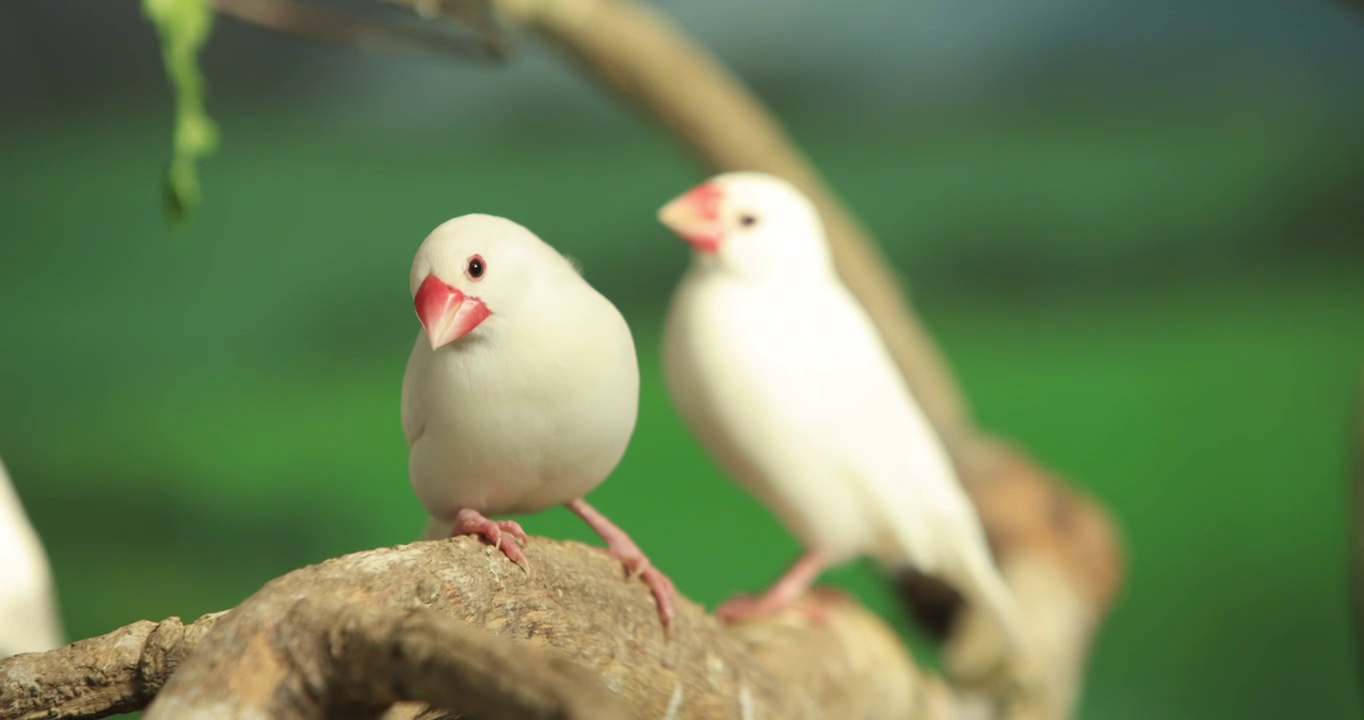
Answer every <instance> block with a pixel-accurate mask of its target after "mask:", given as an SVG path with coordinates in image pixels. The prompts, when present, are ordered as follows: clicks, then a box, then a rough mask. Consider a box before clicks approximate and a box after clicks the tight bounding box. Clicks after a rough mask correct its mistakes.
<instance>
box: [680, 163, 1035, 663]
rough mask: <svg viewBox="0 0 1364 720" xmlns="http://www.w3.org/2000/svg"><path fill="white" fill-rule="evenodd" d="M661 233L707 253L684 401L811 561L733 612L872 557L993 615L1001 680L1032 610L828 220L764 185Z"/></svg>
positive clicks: (689, 339) (775, 607) (683, 309)
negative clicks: (894, 356) (850, 275)
mask: <svg viewBox="0 0 1364 720" xmlns="http://www.w3.org/2000/svg"><path fill="white" fill-rule="evenodd" d="M659 219H660V220H661V221H662V222H663V223H664V224H665V225H667V226H668V227H669V228H671V229H672V230H673V231H675V232H676V233H677V234H678V235H680V236H682V238H683V239H685V240H686V241H687V242H688V243H690V244H691V246H692V247H693V248H694V249H695V252H694V253H693V258H692V261H691V266H690V268H689V269H688V271H687V273H686V275H685V276H684V277H683V279H682V281H681V284H680V286H679V287H678V288H677V291H676V294H675V295H674V297H673V301H672V307H671V309H670V311H669V314H668V319H667V326H666V329H665V335H664V348H663V361H664V371H665V374H666V378H667V384H668V389H669V392H670V393H671V395H672V399H673V401H674V403H675V404H676V405H677V407H678V410H679V411H680V413H681V415H682V417H683V419H684V420H685V421H686V423H687V425H688V426H689V427H690V428H691V429H692V431H693V432H694V433H695V434H696V435H697V436H698V437H699V438H700V440H701V442H702V444H703V445H704V446H705V447H706V448H707V450H708V451H709V452H710V454H711V455H712V456H713V457H714V458H715V460H716V461H717V462H718V464H719V465H720V467H721V468H722V469H723V470H725V471H726V472H727V473H729V474H730V475H732V476H733V477H734V479H736V480H737V481H738V482H739V483H740V484H741V485H742V486H743V487H745V488H746V489H747V490H748V491H749V492H751V493H753V494H754V495H756V496H757V497H758V499H759V500H761V501H762V502H763V503H764V504H766V505H767V507H768V508H770V509H771V510H772V511H773V512H774V513H775V514H776V515H777V516H778V517H779V518H780V519H781V520H782V521H783V523H784V524H785V525H786V527H787V529H788V530H790V531H791V532H792V533H793V534H794V535H795V536H796V537H797V538H798V539H799V540H800V542H801V543H802V544H803V546H804V548H805V554H804V555H803V556H802V557H801V558H800V560H799V561H798V562H796V563H795V565H794V566H793V567H791V569H790V570H789V571H788V572H787V573H786V575H785V576H783V577H782V578H781V579H780V580H779V581H778V582H777V583H776V584H774V585H773V586H772V587H771V588H770V589H768V590H767V591H766V592H765V593H763V594H762V595H760V596H758V597H756V598H751V597H740V598H737V599H733V600H730V601H729V602H727V603H725V604H724V605H722V606H721V607H720V608H719V609H718V610H717V614H718V615H719V616H720V617H721V618H723V619H727V620H730V621H737V620H742V619H746V618H751V617H755V616H762V615H767V614H771V613H775V612H777V611H780V610H782V609H784V608H786V607H788V606H789V605H791V604H792V603H793V602H794V601H795V600H797V599H798V598H799V597H800V596H801V595H803V594H804V593H805V591H806V590H807V589H809V587H810V586H811V585H812V584H813V582H814V581H815V579H816V578H817V577H818V575H819V574H820V573H821V572H822V571H823V570H824V569H826V568H828V567H830V566H833V565H838V564H841V563H844V562H846V561H848V560H850V559H852V558H854V557H856V556H861V555H867V556H870V557H872V558H874V559H875V560H876V561H878V562H879V563H880V564H881V565H882V566H883V567H884V568H885V569H887V570H895V569H902V568H906V567H913V568H916V569H918V570H920V571H923V572H925V573H929V574H932V575H936V576H938V577H941V578H943V579H944V580H947V581H948V582H950V583H951V584H952V585H953V586H954V587H955V588H957V589H958V590H959V591H960V592H962V594H963V595H964V597H965V598H966V599H967V601H968V602H971V603H979V605H980V606H983V607H984V608H986V609H987V611H988V613H989V615H990V617H992V618H993V620H994V622H995V624H996V626H997V627H998V630H999V632H1000V635H1001V639H1002V640H1003V642H1004V646H1003V647H1004V648H1007V649H1006V650H1001V652H1000V653H998V655H999V657H996V658H992V659H989V660H982V662H986V663H989V667H988V668H980V672H982V673H989V672H994V671H996V670H999V669H1001V668H1002V665H999V664H998V663H1003V662H1007V661H1008V659H1009V657H1008V656H1011V655H1012V654H1013V653H1014V652H1017V650H1018V648H1019V647H1020V645H1019V643H1020V642H1021V637H1022V634H1021V625H1020V622H1019V612H1018V610H1017V608H1016V605H1015V602H1014V599H1013V597H1012V595H1011V594H1010V592H1009V590H1008V588H1007V586H1006V585H1005V584H1004V582H1003V581H1002V580H1001V578H1000V575H999V573H998V571H997V570H996V569H995V566H994V564H993V562H992V560H991V558H990V554H989V550H988V548H987V545H986V541H985V537H984V533H983V531H982V529H981V526H980V520H979V518H978V517H977V515H976V513H975V508H974V506H973V505H972V504H971V502H970V500H969V499H968V497H967V496H966V494H965V491H964V490H963V489H962V487H961V485H960V483H959V482H958V480H957V477H956V475H955V473H954V470H953V468H952V465H951V464H950V462H949V461H948V458H947V455H946V453H945V451H944V448H943V446H942V444H941V442H940V441H939V439H938V437H937V435H936V433H935V432H934V430H933V428H932V427H931V426H930V425H929V423H928V420H927V419H926V418H925V416H924V414H923V412H922V411H921V410H920V409H919V407H918V405H917V404H916V402H915V401H914V398H913V397H912V396H911V395H910V391H909V388H908V387H907V386H906V384H905V382H904V380H903V379H902V378H901V376H900V373H899V372H898V371H897V370H896V367H895V365H894V364H893V362H892V360H891V357H890V355H889V353H888V352H887V350H886V348H885V346H884V344H883V343H882V340H881V337H880V335H879V334H878V333H877V331H876V328H875V327H874V326H873V325H872V322H871V320H870V318H869V317H868V316H867V314H866V312H865V311H864V310H863V309H862V306H861V305H860V304H859V303H858V302H857V301H856V300H855V299H854V297H853V296H852V294H851V293H850V292H849V290H848V289H847V287H845V286H844V284H843V282H842V281H841V280H840V279H839V277H838V275H837V273H836V272H835V269H834V264H833V260H832V257H831V255H830V250H829V247H828V245H827V243H826V241H825V238H824V231H823V228H822V225H821V223H820V221H819V217H818V215H817V214H816V211H815V209H814V207H813V206H812V205H811V204H810V203H809V202H808V201H807V200H806V199H805V198H804V197H803V196H802V195H801V194H800V193H799V192H798V191H797V190H796V189H795V188H793V187H791V186H790V185H789V184H787V183H786V182H784V181H782V180H779V179H777V178H774V177H770V176H767V175H762V174H758V173H729V174H724V175H720V176H717V177H715V178H712V179H711V180H709V181H707V182H705V183H703V184H701V185H699V186H697V187H695V188H693V189H692V190H691V191H689V192H687V193H686V194H684V195H682V196H680V197H678V198H676V199H675V200H673V201H672V202H670V203H668V204H667V205H665V206H664V207H663V208H662V209H661V210H660V211H659Z"/></svg>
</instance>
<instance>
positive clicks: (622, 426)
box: [402, 215, 674, 627]
mask: <svg viewBox="0 0 1364 720" xmlns="http://www.w3.org/2000/svg"><path fill="white" fill-rule="evenodd" d="M411 290H412V297H413V302H414V303H415V305H416V310H417V318H418V319H419V320H420V321H421V324H422V331H421V332H420V333H418V335H417V342H416V345H415V346H414V347H413V348H412V355H411V356H410V357H409V358H408V361H407V373H406V375H405V376H404V377H403V394H402V419H403V432H404V434H406V436H407V444H408V473H409V476H410V479H411V481H412V488H413V490H415V491H416V494H417V498H418V499H419V500H420V501H421V503H422V506H423V507H425V508H426V511H427V513H428V514H430V516H431V518H432V520H431V523H430V524H429V526H428V528H427V532H426V535H425V537H427V538H428V539H429V538H436V537H445V536H448V535H464V534H469V535H480V536H482V537H484V538H485V539H487V540H488V541H489V542H491V543H492V544H493V545H495V546H497V547H498V548H499V549H501V550H502V552H503V553H505V554H506V555H507V557H508V558H510V559H511V560H512V561H513V562H516V563H518V564H520V563H523V562H524V556H523V554H522V553H521V550H520V546H519V545H517V542H516V541H517V540H519V541H520V542H522V543H524V542H525V541H526V534H525V532H524V531H523V530H522V529H521V526H520V525H519V524H518V523H516V522H515V521H512V520H501V521H494V520H489V519H488V518H487V517H486V515H501V514H520V513H531V512H537V511H540V510H543V509H545V508H548V507H551V506H553V505H559V504H563V505H566V506H567V507H568V509H569V510H571V511H573V512H574V513H575V514H577V515H578V516H579V517H580V518H582V519H583V520H584V521H585V522H586V523H587V524H588V525H589V526H590V527H591V528H592V529H593V530H594V531H596V532H597V534H598V535H600V536H601V537H602V539H603V540H605V541H606V544H607V551H608V552H609V553H610V554H611V555H612V556H613V557H615V558H617V559H619V560H620V561H621V562H622V563H623V564H624V565H625V566H626V568H627V569H628V570H629V572H630V573H631V575H632V576H639V577H641V578H642V579H643V580H644V581H645V583H647V584H648V586H649V588H650V590H652V592H653V594H654V598H655V600H656V602H657V604H658V612H659V616H660V617H661V619H662V621H663V624H664V626H665V627H666V626H668V625H669V624H670V623H671V622H672V617H673V614H674V606H673V594H674V593H673V586H672V583H671V582H670V581H669V580H668V578H667V577H666V576H664V575H663V574H662V573H661V572H659V571H658V570H657V569H656V568H654V567H653V566H652V565H651V564H650V563H649V560H648V559H647V558H646V557H645V556H644V554H643V553H642V552H641V551H640V549H639V547H638V546H636V545H635V543H634V542H633V541H632V540H631V539H630V537H629V536H628V535H626V534H625V532H624V531H622V530H621V529H620V528H618V527H617V526H616V525H614V524H613V523H611V522H610V521H609V520H607V519H606V517H604V516H603V515H602V514H601V513H599V512H597V511H596V510H595V509H594V508H593V507H592V506H590V505H588V504H587V501H585V500H583V496H584V495H586V494H587V493H589V492H591V491H592V490H593V489H594V488H596V487H597V486H598V485H600V484H601V482H602V481H603V480H605V479H606V476H607V475H609V474H611V471H612V470H614V469H615V467H616V465H617V464H618V463H619V462H620V460H621V457H622V456H623V455H624V454H625V447H626V445H628V444H629V442H630V435H631V434H632V433H633V432H634V427H635V419H636V415H637V413H638V410H639V364H638V359H637V358H636V356H635V344H634V339H633V338H632V337H631V335H630V328H629V326H627V325H626V323H625V319H624V318H623V317H621V314H620V311H618V310H617V309H616V306H615V305H612V304H611V301H609V300H607V299H606V298H605V297H603V296H602V295H601V294H600V293H598V292H597V291H596V290H595V289H593V288H592V286H591V285H589V284H588V283H587V281H586V280H584V279H583V277H582V276H581V275H580V274H579V273H578V271H577V268H576V267H574V266H573V264H572V263H571V262H570V261H569V260H568V259H567V258H565V257H564V256H562V255H560V254H559V253H558V252H557V251H555V250H554V248H552V247H550V246H549V245H547V244H545V242H544V241H542V240H541V239H540V238H538V237H536V236H535V234H533V233H532V232H530V231H529V230H527V229H526V228H524V227H522V226H520V225H518V224H516V223H514V222H512V221H510V220H506V219H503V218H499V217H493V216H491V215H464V216H462V217H458V218H455V219H453V220H450V221H448V222H446V223H444V224H442V225H441V226H439V227H437V228H436V229H435V230H433V231H432V232H431V234H430V235H429V236H427V238H426V240H425V241H424V242H423V243H422V244H421V247H420V248H418V249H417V256H416V258H415V259H414V260H413V262H412V275H411ZM508 536H510V537H508Z"/></svg>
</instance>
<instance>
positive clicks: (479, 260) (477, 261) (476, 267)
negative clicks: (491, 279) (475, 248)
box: [465, 255, 488, 280]
mask: <svg viewBox="0 0 1364 720" xmlns="http://www.w3.org/2000/svg"><path fill="white" fill-rule="evenodd" d="M487 271H488V263H486V262H484V260H483V256H481V255H475V256H473V257H471V258H469V265H468V267H466V268H465V272H467V273H469V279H470V280H477V279H479V278H481V277H483V273H485V272H487Z"/></svg>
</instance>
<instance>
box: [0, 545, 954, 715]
mask: <svg viewBox="0 0 1364 720" xmlns="http://www.w3.org/2000/svg"><path fill="white" fill-rule="evenodd" d="M526 552H527V556H528V557H529V559H530V561H531V563H532V566H533V568H534V571H533V573H531V574H529V575H528V574H526V573H523V572H521V571H520V570H518V569H517V568H516V567H515V566H513V565H510V564H509V563H507V561H506V559H505V558H503V557H502V556H501V555H500V554H498V553H495V552H493V551H492V550H491V548H489V547H487V546H484V545H481V544H480V543H479V542H478V541H476V540H474V539H472V538H456V539H452V540H442V541H433V542H421V543H415V544H412V545H404V546H400V547H396V548H385V549H380V550H371V551H367V552H362V553H356V554H354V555H348V556H345V557H341V558H337V559H334V560H329V561H327V562H324V563H322V564H320V565H314V566H310V567H306V568H303V569H300V570H297V571H295V572H293V573H290V574H288V575H285V576H283V577H281V578H278V579H276V580H274V581H273V582H271V583H269V584H268V585H266V586H265V587H264V588H262V589H261V590H260V591H259V592H257V593H256V594H255V595H253V596H252V597H251V598H248V599H247V600H246V601H245V602H243V603H242V604H241V605H240V606H238V607H237V608H236V609H234V610H233V611H232V612H231V613H229V614H227V615H225V616H223V617H221V618H218V619H217V620H216V627H214V628H213V630H212V632H211V633H209V634H208V635H207V636H206V637H204V638H203V639H202V641H201V642H198V643H197V647H196V645H195V640H196V638H193V637H190V635H189V634H188V633H187V634H185V639H184V640H182V641H180V642H178V643H177V642H170V643H162V644H160V645H158V647H163V646H164V649H163V652H164V654H165V656H166V657H168V658H175V659H179V658H184V657H185V656H186V655H187V654H188V653H189V652H190V650H193V651H194V652H193V654H192V655H190V656H189V657H188V659H187V660H185V661H184V662H183V663H182V664H180V666H179V668H178V669H175V668H174V667H173V666H172V665H173V664H172V663H165V662H159V663H155V664H152V665H151V666H149V668H148V669H146V670H138V671H134V670H132V669H131V668H136V667H138V665H139V663H140V662H141V659H142V658H143V657H145V653H144V648H145V647H150V645H149V643H148V640H147V638H148V637H150V636H154V635H155V633H153V632H152V630H153V629H154V628H157V627H160V626H157V625H153V624H151V623H138V624H135V625H132V626H129V627H128V628H124V629H123V630H120V631H117V632H115V633H111V634H110V635H106V636H103V637H101V638H96V639H94V640H89V641H83V643H77V644H76V645H72V646H69V647H67V648H63V649H60V650H54V651H51V652H48V653H41V654H32V655H20V656H16V657H15V658H11V659H9V660H6V661H0V678H6V679H7V681H6V682H5V683H4V684H3V685H0V717H6V718H9V717H16V718H38V717H59V718H79V717H101V716H103V715H107V714H108V713H109V712H110V709H111V708H116V709H117V711H127V710H131V709H136V708H137V707H139V706H140V705H141V703H142V702H145V700H146V698H147V696H148V693H147V692H145V691H144V690H142V689H141V688H140V684H146V685H148V686H155V685H158V684H159V683H160V682H162V681H164V680H165V677H166V675H167V674H168V673H169V672H170V671H171V670H173V669H174V670H175V674H174V675H173V676H172V677H171V678H170V681H169V682H167V683H166V685H165V688H164V690H163V691H162V692H161V694H160V696H159V697H158V698H157V699H156V701H155V702H153V703H152V705H151V707H150V708H149V709H148V712H147V715H146V717H147V718H148V720H156V719H157V718H185V717H196V716H202V717H271V718H314V717H318V718H320V717H332V716H350V715H357V714H358V715H361V716H368V717H374V716H375V715H376V714H377V712H378V711H379V710H381V709H382V708H383V707H385V706H387V705H389V704H392V703H394V702H396V701H398V700H416V701H422V702H426V703H434V704H436V705H438V706H445V707H447V708H449V709H451V710H454V711H458V712H461V713H465V714H466V715H473V716H475V717H479V718H482V719H483V720H492V719H493V718H500V717H518V718H526V717H529V718H535V717H583V716H584V715H583V713H588V714H589V715H590V716H592V717H610V715H609V714H608V713H609V711H610V709H611V706H612V704H613V703H614V702H619V703H623V705H624V707H625V709H626V711H627V712H628V716H630V717H669V718H676V719H679V720H680V719H682V718H736V719H738V718H747V717H783V718H786V717H792V718H799V717H813V716H815V715H819V716H825V717H858V718H906V717H910V718H915V719H916V720H934V719H936V718H947V717H949V716H950V709H951V696H950V693H949V691H948V689H947V687H946V686H945V685H943V684H942V682H941V681H939V680H937V679H934V678H932V677H929V676H927V675H926V674H924V673H922V672H921V671H919V670H918V669H916V668H915V667H914V666H913V665H912V664H911V662H910V660H909V657H908V655H907V654H906V653H905V651H904V648H903V647H902V646H901V645H900V643H899V641H898V639H897V638H896V636H895V634H894V632H893V631H891V630H890V629H889V628H888V627H886V626H885V625H884V624H882V623H881V622H880V621H879V620H877V619H876V618H875V617H874V616H872V615H870V614H869V613H867V612H866V611H865V610H863V609H861V608H860V607H859V606H858V605H856V604H855V603H852V602H850V601H838V602H835V603H834V604H833V605H832V606H831V612H830V618H829V620H828V622H826V623H823V624H815V623H812V622H811V621H809V620H807V619H806V618H805V616H804V615H803V614H801V613H799V612H796V613H792V614H790V615H787V616H783V617H781V618H777V619H774V620H772V621H770V622H764V623H757V624H752V625H744V626H738V627H732V628H726V627H723V626H721V625H720V624H718V623H717V622H716V621H715V620H714V619H713V618H711V617H709V616H707V615H705V614H704V613H703V611H702V610H701V608H700V607H698V606H697V605H696V604H695V603H692V602H688V601H682V602H681V603H680V605H679V615H678V618H677V624H676V627H675V630H674V632H673V637H672V638H671V639H666V638H665V637H664V634H663V632H662V629H661V627H660V626H659V624H658V617H657V614H656V612H655V610H654V607H653V600H652V598H651V596H650V595H649V593H648V591H647V589H645V588H644V586H643V585H642V584H641V583H638V582H633V581H629V580H626V579H625V578H623V577H622V576H621V570H620V565H619V563H617V562H615V561H614V560H612V559H610V558H609V557H607V556H606V555H605V554H604V553H601V552H599V551H598V550H597V549H595V548H588V547H586V546H582V545H577V544H574V543H558V542H554V541H550V540H545V539H541V538H533V539H532V541H531V543H530V545H529V547H527V548H526ZM808 601H809V602H815V600H808ZM824 602H827V601H824ZM162 625H171V626H174V627H178V622H172V621H168V622H167V623H163V624H162ZM171 635H173V633H171V634H168V635H167V637H170V636H171ZM498 636H501V637H498ZM129 638H131V639H129ZM91 668H124V670H122V671H121V672H120V674H118V675H117V677H118V678H119V679H120V681H119V682H118V683H117V684H116V685H114V686H111V688H112V690H111V692H110V693H109V694H107V695H105V696H104V697H103V698H102V700H101V702H100V703H96V704H92V703H89V702H85V701H82V700H80V699H79V698H72V697H70V696H69V695H68V694H65V693H64V691H61V690H60V688H62V687H64V686H65V684H68V683H71V682H72V681H73V679H75V680H79V679H80V678H81V676H82V673H88V672H90V669H91ZM100 672H103V670H101V671H100ZM11 679H12V680H13V681H10V680H11ZM81 682H84V681H83V680H82V681H81ZM602 688H605V689H606V690H608V691H609V695H607V694H603V691H602ZM115 692H119V693H121V695H118V696H117V697H114V693H115ZM413 710H414V707H413V706H412V705H411V704H406V705H404V706H402V707H401V708H397V709H395V710H394V712H392V713H390V715H389V717H390V718H392V717H398V716H403V717H412V716H413V714H414V713H413V712H412V711H413ZM20 713H22V714H20Z"/></svg>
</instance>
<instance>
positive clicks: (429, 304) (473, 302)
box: [414, 275, 493, 350]
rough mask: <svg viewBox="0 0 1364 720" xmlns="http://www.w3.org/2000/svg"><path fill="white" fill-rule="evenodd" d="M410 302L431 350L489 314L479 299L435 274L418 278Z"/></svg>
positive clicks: (457, 335)
mask: <svg viewBox="0 0 1364 720" xmlns="http://www.w3.org/2000/svg"><path fill="white" fill-rule="evenodd" d="M414 303H415V304H416V306H417V319H418V320H421V323H422V328H424V329H425V330H426V336H427V338H428V339H430V340H431V349H432V350H435V349H436V348H439V347H440V346H442V345H449V344H450V343H452V342H454V341H456V340H458V339H460V338H462V337H464V336H465V335H468V334H469V332H470V331H471V330H473V329H474V328H476V327H478V324H479V323H481V322H483V321H484V320H487V319H488V316H489V315H492V314H493V313H492V311H491V310H489V309H488V306H487V305H484V304H483V301H482V300H479V299H478V298H476V297H469V296H467V295H465V294H464V293H462V292H460V291H459V290H458V289H457V288H453V287H451V286H449V285H446V284H445V282H444V281H442V280H441V279H440V278H438V277H436V276H435V275H427V276H426V279H425V280H423V281H422V284H421V287H419V288H417V297H416V298H415V300H414Z"/></svg>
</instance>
